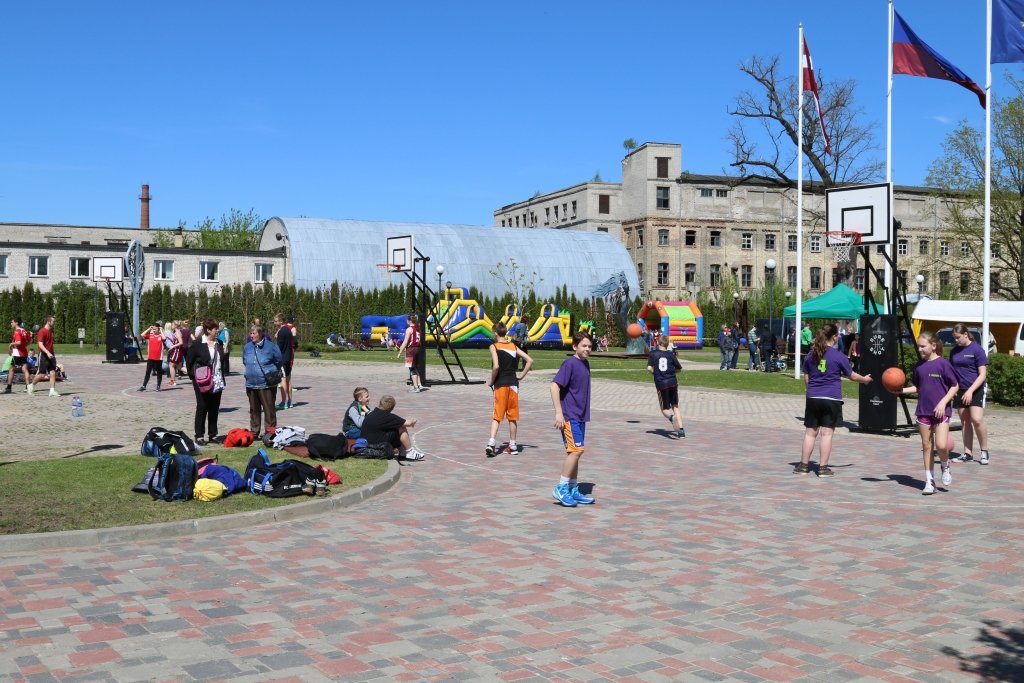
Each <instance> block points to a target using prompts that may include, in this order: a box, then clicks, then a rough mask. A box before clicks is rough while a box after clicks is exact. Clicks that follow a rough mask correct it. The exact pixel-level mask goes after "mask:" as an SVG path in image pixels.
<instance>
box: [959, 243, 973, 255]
mask: <svg viewBox="0 0 1024 683" xmlns="http://www.w3.org/2000/svg"><path fill="white" fill-rule="evenodd" d="M960 255H961V256H970V255H971V245H970V243H968V242H961V243H960Z"/></svg>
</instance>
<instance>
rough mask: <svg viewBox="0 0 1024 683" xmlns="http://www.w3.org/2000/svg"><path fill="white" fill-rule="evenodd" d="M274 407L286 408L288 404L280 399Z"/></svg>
mask: <svg viewBox="0 0 1024 683" xmlns="http://www.w3.org/2000/svg"><path fill="white" fill-rule="evenodd" d="M274 407H275V408H277V409H278V410H286V409H287V408H288V404H287V403H285V402H284V401H282V402H281V403H278V404H277V405H275V406H274Z"/></svg>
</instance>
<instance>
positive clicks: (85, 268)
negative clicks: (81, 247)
mask: <svg viewBox="0 0 1024 683" xmlns="http://www.w3.org/2000/svg"><path fill="white" fill-rule="evenodd" d="M91 264H92V259H90V258H85V257H81V256H72V257H71V258H70V259H68V265H69V267H70V275H71V277H77V278H86V277H89V266H90V265H91Z"/></svg>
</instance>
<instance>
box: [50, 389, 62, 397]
mask: <svg viewBox="0 0 1024 683" xmlns="http://www.w3.org/2000/svg"><path fill="white" fill-rule="evenodd" d="M48 395H49V396H60V392H59V391H57V390H56V389H50V393H49V394H48Z"/></svg>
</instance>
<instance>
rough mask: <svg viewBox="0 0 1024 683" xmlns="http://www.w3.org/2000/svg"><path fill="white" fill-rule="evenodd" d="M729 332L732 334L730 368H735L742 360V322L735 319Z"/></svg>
mask: <svg viewBox="0 0 1024 683" xmlns="http://www.w3.org/2000/svg"><path fill="white" fill-rule="evenodd" d="M729 332H730V333H731V334H732V360H731V361H730V362H729V369H730V370H735V369H736V365H737V364H738V363H739V360H740V337H742V336H743V333H742V332H740V324H739V322H738V321H733V323H732V327H730V328H729Z"/></svg>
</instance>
